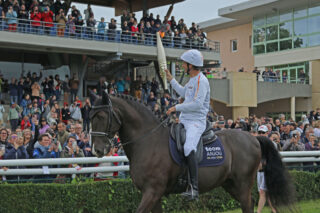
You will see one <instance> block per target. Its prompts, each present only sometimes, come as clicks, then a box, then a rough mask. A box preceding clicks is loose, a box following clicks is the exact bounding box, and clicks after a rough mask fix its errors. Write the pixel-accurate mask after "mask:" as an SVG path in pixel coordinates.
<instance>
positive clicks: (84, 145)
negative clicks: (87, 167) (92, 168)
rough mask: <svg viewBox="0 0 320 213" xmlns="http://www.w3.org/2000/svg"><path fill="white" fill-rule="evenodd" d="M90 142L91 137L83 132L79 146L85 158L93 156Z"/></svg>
mask: <svg viewBox="0 0 320 213" xmlns="http://www.w3.org/2000/svg"><path fill="white" fill-rule="evenodd" d="M89 140H90V135H89V134H88V133H87V132H82V133H81V138H80V141H79V143H78V146H79V147H80V148H81V149H82V151H83V154H84V156H85V157H92V156H93V154H92V152H91V146H90V143H89Z"/></svg>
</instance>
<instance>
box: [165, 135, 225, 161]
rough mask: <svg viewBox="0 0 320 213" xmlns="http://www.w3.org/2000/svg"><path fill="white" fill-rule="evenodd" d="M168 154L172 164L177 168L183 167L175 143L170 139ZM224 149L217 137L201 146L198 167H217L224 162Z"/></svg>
mask: <svg viewBox="0 0 320 213" xmlns="http://www.w3.org/2000/svg"><path fill="white" fill-rule="evenodd" d="M169 149H170V154H171V157H172V159H173V160H174V162H176V163H177V164H178V165H179V166H182V165H183V159H181V155H180V153H179V152H178V149H177V144H176V142H175V141H174V140H173V139H172V138H171V137H170V139H169ZM224 157H225V155H224V149H223V146H222V144H221V140H220V138H219V137H217V139H216V140H215V141H214V142H212V143H209V144H207V145H204V146H203V158H202V160H201V161H200V163H199V167H208V166H219V165H221V164H223V162H224Z"/></svg>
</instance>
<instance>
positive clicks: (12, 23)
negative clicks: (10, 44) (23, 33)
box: [6, 5, 17, 32]
mask: <svg viewBox="0 0 320 213" xmlns="http://www.w3.org/2000/svg"><path fill="white" fill-rule="evenodd" d="M6 18H7V24H8V25H9V29H8V30H9V31H13V32H14V31H16V30H17V13H16V11H14V10H13V7H12V5H10V6H9V8H8V12H7V14H6Z"/></svg>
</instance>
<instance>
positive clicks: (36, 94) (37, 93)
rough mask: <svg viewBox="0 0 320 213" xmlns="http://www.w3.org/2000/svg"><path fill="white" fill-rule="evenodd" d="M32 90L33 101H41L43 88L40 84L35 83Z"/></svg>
mask: <svg viewBox="0 0 320 213" xmlns="http://www.w3.org/2000/svg"><path fill="white" fill-rule="evenodd" d="M31 90H32V94H31V100H32V101H33V100H35V99H36V100H37V101H38V100H39V99H40V90H41V87H40V85H39V83H38V82H34V83H33V84H32V86H31Z"/></svg>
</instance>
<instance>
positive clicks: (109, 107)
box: [90, 97, 170, 146]
mask: <svg viewBox="0 0 320 213" xmlns="http://www.w3.org/2000/svg"><path fill="white" fill-rule="evenodd" d="M108 101H109V104H104V105H98V106H92V107H91V109H93V111H91V112H90V119H91V120H92V118H93V116H95V114H97V113H98V112H101V110H99V109H102V111H105V112H106V113H107V114H108V115H109V116H108V128H107V132H96V131H91V132H90V135H91V136H95V137H106V138H107V139H108V143H109V144H110V145H111V146H112V145H114V144H113V143H112V139H113V135H112V134H111V125H112V118H113V117H115V119H116V122H117V123H118V124H119V125H120V126H121V121H120V119H119V117H118V115H117V114H116V113H115V111H114V110H113V108H112V102H111V100H110V97H108ZM169 119H170V116H168V117H167V118H165V119H164V120H163V121H162V122H161V123H160V124H158V125H157V126H156V127H154V128H152V129H151V130H149V131H148V132H146V133H145V134H143V135H142V136H140V137H139V138H138V139H135V140H130V141H126V142H124V143H121V144H122V146H125V145H128V144H131V143H133V142H134V141H136V140H141V139H142V138H145V137H147V136H149V135H151V134H153V133H154V132H155V131H157V130H158V129H159V128H160V127H161V126H164V127H166V126H167V124H166V123H167V122H168V121H169ZM92 144H93V143H92ZM91 146H92V145H91Z"/></svg>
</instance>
